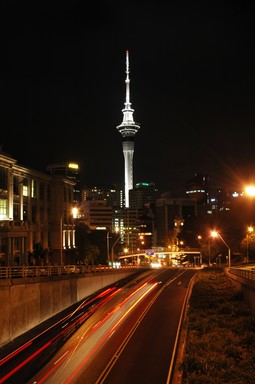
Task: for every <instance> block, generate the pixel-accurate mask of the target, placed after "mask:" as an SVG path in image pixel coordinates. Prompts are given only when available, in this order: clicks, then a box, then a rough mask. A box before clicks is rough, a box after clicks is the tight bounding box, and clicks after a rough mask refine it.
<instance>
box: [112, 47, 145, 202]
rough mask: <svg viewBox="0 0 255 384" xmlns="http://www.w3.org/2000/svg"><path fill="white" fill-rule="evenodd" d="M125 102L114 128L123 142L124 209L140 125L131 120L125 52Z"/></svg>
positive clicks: (131, 112)
mask: <svg viewBox="0 0 255 384" xmlns="http://www.w3.org/2000/svg"><path fill="white" fill-rule="evenodd" d="M125 83H126V101H125V103H124V106H125V107H124V109H122V112H123V121H122V123H121V124H120V125H118V126H117V127H116V128H117V129H118V131H119V132H120V133H121V135H122V138H123V141H122V148H123V155H124V170H125V207H126V208H129V190H130V189H133V156H134V148H135V134H136V132H137V131H138V130H139V129H140V125H139V124H137V123H135V121H134V118H133V113H134V109H132V108H131V102H130V79H129V53H128V51H126V80H125Z"/></svg>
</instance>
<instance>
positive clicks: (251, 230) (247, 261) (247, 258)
mask: <svg viewBox="0 0 255 384" xmlns="http://www.w3.org/2000/svg"><path fill="white" fill-rule="evenodd" d="M252 232H253V227H252V226H249V227H248V228H247V233H246V243H247V244H246V246H247V249H246V263H249V235H250V234H251V233H252Z"/></svg>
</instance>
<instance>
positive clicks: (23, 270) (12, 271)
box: [0, 265, 139, 279]
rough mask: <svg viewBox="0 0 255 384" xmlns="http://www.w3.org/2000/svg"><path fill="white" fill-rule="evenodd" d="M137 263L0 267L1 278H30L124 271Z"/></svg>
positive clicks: (134, 267) (134, 266) (132, 267)
mask: <svg viewBox="0 0 255 384" xmlns="http://www.w3.org/2000/svg"><path fill="white" fill-rule="evenodd" d="M137 268H139V266H137V265H125V266H124V265H123V266H121V267H119V268H115V267H109V266H107V265H89V266H86V265H64V266H11V267H3V266H2V267H0V279H14V278H29V277H43V276H60V275H70V274H85V273H93V272H105V271H114V272H117V271H123V270H130V269H137Z"/></svg>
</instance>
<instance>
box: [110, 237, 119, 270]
mask: <svg viewBox="0 0 255 384" xmlns="http://www.w3.org/2000/svg"><path fill="white" fill-rule="evenodd" d="M119 239H120V235H119V237H118V238H117V239H116V240H115V242H114V243H113V245H112V250H111V255H112V266H113V258H114V257H113V256H114V253H113V251H114V247H115V245H116V244H117V242H118V241H119Z"/></svg>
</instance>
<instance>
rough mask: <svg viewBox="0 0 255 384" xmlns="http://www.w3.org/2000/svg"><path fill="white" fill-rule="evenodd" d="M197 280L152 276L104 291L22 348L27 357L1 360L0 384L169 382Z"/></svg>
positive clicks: (174, 272) (172, 274) (187, 273)
mask: <svg viewBox="0 0 255 384" xmlns="http://www.w3.org/2000/svg"><path fill="white" fill-rule="evenodd" d="M195 273H196V270H191V269H187V270H186V269H185V270H184V269H182V270H181V269H180V270H179V269H177V268H175V269H159V270H149V271H147V272H145V273H143V274H141V275H139V276H136V279H135V280H131V281H130V282H128V283H126V284H125V285H120V286H115V287H112V288H111V289H110V290H106V291H102V293H100V294H99V295H97V296H96V299H95V300H94V298H93V299H90V300H87V301H86V300H85V301H84V303H82V304H81V305H80V306H79V307H78V308H77V309H76V310H75V311H73V310H72V314H70V315H69V316H65V318H63V319H62V320H61V321H58V322H57V323H56V324H54V326H52V327H50V328H49V329H48V330H47V331H44V332H43V334H41V335H40V337H37V338H34V340H33V342H29V343H27V344H26V347H22V349H21V351H22V353H18V351H14V353H13V354H12V356H13V361H12V359H9V357H7V358H6V360H8V359H9V360H10V361H7V362H6V361H5V360H4V359H2V360H1V362H3V361H4V364H3V368H5V375H4V376H3V377H2V378H1V377H0V384H1V383H5V382H6V383H7V382H8V383H12V382H13V383H14V382H19V383H20V384H22V383H24V384H32V383H33V384H35V383H50V384H52V383H54V384H58V383H82V384H84V383H86V384H95V383H98V384H99V383H100V384H101V383H110V384H114V383H118V384H119V383H120V382H121V383H123V384H125V383H130V382H148V383H152V384H153V383H155V384H156V383H157V384H160V383H162V384H163V383H164V384H165V383H171V376H172V371H173V367H174V356H175V352H176V348H177V340H178V332H179V329H180V325H181V318H182V313H183V308H184V304H185V301H186V299H187V293H188V287H189V283H190V281H191V279H192V277H193V276H194V274H195ZM27 345H29V348H31V349H29V348H27ZM16 355H17V357H16ZM17 358H18V360H17V361H15V359H17ZM5 363H6V364H5ZM9 363H10V365H11V369H10V371H9V373H7V374H6V369H7V365H8V364H9ZM5 365H6V366H5ZM8 369H9V368H8ZM1 370H2V368H1ZM2 371H3V370H2ZM33 375H34V376H33ZM32 376H33V377H32ZM31 377H32V378H31Z"/></svg>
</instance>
